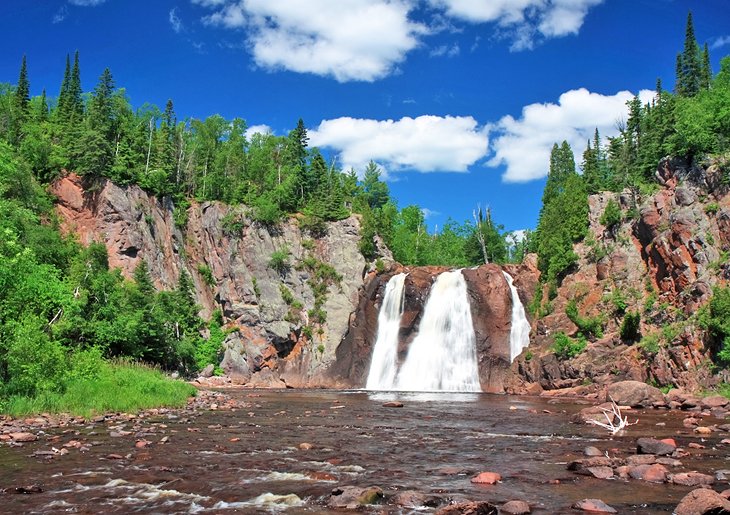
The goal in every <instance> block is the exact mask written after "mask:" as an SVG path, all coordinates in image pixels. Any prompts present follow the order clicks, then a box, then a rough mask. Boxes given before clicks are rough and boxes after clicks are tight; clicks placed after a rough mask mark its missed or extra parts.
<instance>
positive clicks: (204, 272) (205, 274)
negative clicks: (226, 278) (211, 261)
mask: <svg viewBox="0 0 730 515" xmlns="http://www.w3.org/2000/svg"><path fill="white" fill-rule="evenodd" d="M196 268H197V270H198V274H199V275H200V277H201V278H202V279H203V282H204V283H205V284H207V285H208V286H210V287H213V286H215V284H216V282H215V277H214V276H213V271H212V270H211V269H210V267H209V266H208V265H206V264H205V263H198V266H197V267H196Z"/></svg>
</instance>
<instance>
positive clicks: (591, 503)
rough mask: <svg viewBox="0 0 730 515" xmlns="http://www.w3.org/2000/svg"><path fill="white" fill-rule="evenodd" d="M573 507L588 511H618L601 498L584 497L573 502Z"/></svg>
mask: <svg viewBox="0 0 730 515" xmlns="http://www.w3.org/2000/svg"><path fill="white" fill-rule="evenodd" d="M573 508H574V509H576V510H581V511H585V512H587V513H618V512H617V511H616V510H615V509H614V508H612V507H611V506H609V505H608V504H606V503H605V502H603V501H601V500H600V499H583V500H581V501H578V502H577V503H575V504H573Z"/></svg>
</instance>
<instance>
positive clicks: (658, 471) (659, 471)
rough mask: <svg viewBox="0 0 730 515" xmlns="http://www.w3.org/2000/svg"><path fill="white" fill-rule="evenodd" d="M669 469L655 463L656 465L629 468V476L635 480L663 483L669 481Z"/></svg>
mask: <svg viewBox="0 0 730 515" xmlns="http://www.w3.org/2000/svg"><path fill="white" fill-rule="evenodd" d="M668 472H669V471H668V470H667V467H665V466H664V465H659V464H658V463H655V464H654V465H637V466H636V467H629V476H631V477H632V478H634V479H640V480H642V481H648V482H650V483H663V482H664V481H666V479H667V473H668Z"/></svg>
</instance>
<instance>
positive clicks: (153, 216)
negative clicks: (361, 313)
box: [52, 174, 366, 387]
mask: <svg viewBox="0 0 730 515" xmlns="http://www.w3.org/2000/svg"><path fill="white" fill-rule="evenodd" d="M52 190H53V193H54V194H55V195H56V197H57V199H58V203H57V211H58V214H59V218H60V219H61V222H62V227H63V228H64V230H66V231H67V232H73V233H75V234H77V235H78V238H79V240H80V241H81V242H82V243H84V244H88V243H90V242H93V241H97V242H102V243H104V244H105V245H106V247H107V249H108V252H109V263H110V266H112V267H119V268H121V270H122V273H123V274H124V275H125V276H126V277H131V275H132V273H133V271H134V269H135V267H136V266H137V265H138V264H139V263H140V261H141V260H145V261H146V262H147V264H148V266H149V271H150V275H151V277H152V279H153V281H154V282H155V284H156V286H157V287H158V288H165V289H171V288H174V287H175V286H176V284H177V281H178V278H179V275H180V272H181V271H182V270H186V271H187V272H188V273H189V274H190V276H191V277H192V279H193V281H194V284H195V290H196V297H197V300H198V303H199V304H200V305H201V307H202V310H201V314H202V315H203V317H204V318H207V317H209V316H210V315H211V313H212V312H213V310H215V309H220V310H221V311H222V313H223V317H224V321H225V323H226V329H227V330H228V331H230V334H229V335H228V337H227V339H226V341H225V342H224V353H223V355H222V364H221V365H222V367H223V369H224V370H225V371H226V372H227V373H228V375H229V376H230V377H231V378H232V380H233V381H234V382H238V383H246V384H250V385H261V386H276V387H284V386H294V387H298V386H319V385H326V384H330V383H329V381H330V380H329V379H327V377H328V376H327V375H326V374H325V373H324V372H325V371H326V370H327V369H328V368H330V367H331V365H332V363H333V362H334V359H335V352H336V350H337V348H338V346H339V344H340V341H341V339H342V337H343V336H344V335H345V333H346V332H347V330H348V327H349V324H350V318H351V314H352V313H353V312H354V311H355V309H356V308H357V302H358V290H359V289H360V287H361V286H362V284H363V275H364V273H365V270H366V263H365V260H364V259H363V257H362V255H361V254H360V252H359V250H358V242H359V240H360V222H359V219H358V218H357V217H356V216H351V217H350V218H347V219H345V220H341V221H339V222H333V223H329V224H328V225H327V230H326V235H324V236H322V237H320V238H311V237H309V236H308V235H306V234H303V233H302V231H301V230H300V229H299V225H298V223H297V220H296V218H291V219H289V220H287V221H285V222H284V223H282V224H281V225H280V226H279V227H278V228H277V229H276V230H271V229H267V228H265V227H262V226H259V225H257V224H255V223H253V222H252V221H251V220H250V218H248V217H247V216H246V212H245V210H242V208H232V207H230V206H226V205H224V204H221V203H217V202H204V203H193V204H192V205H191V207H190V208H188V209H187V210H186V211H184V212H182V213H181V212H179V210H178V212H177V213H176V212H175V210H176V208H175V207H174V206H173V205H172V203H171V202H170V201H169V200H167V199H165V200H159V199H156V198H155V197H153V196H150V195H148V194H147V193H145V192H144V191H143V190H141V189H140V188H138V187H137V186H127V187H119V186H117V185H115V184H113V183H111V182H109V181H104V180H102V181H99V182H96V183H94V184H93V185H85V184H84V183H83V180H82V179H81V178H80V177H78V176H76V175H73V174H71V175H68V176H67V177H65V178H63V179H60V180H59V181H57V182H56V183H55V184H54V185H53V187H52ZM176 220H177V221H178V224H176V223H175V221H176ZM184 220H186V222H185V223H180V222H181V221H184ZM275 254H276V255H277V256H278V260H276V262H274V260H273V259H272V256H274V255H275ZM318 307H321V310H322V311H323V312H324V313H326V316H325V315H322V314H321V312H318V310H317V309H316V308H318Z"/></svg>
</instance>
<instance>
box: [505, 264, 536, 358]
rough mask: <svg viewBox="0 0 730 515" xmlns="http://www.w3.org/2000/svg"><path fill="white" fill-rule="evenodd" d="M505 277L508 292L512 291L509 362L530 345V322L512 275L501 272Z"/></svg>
mask: <svg viewBox="0 0 730 515" xmlns="http://www.w3.org/2000/svg"><path fill="white" fill-rule="evenodd" d="M502 273H503V274H504V278H505V279H507V284H509V289H510V292H511V293H512V329H511V330H510V338H509V347H510V349H509V360H510V363H511V362H513V361H514V360H515V358H516V357H517V356H519V355H520V353H521V352H522V349H524V348H525V347H527V346H528V345H530V322H528V321H527V317H526V316H525V307H524V306H523V305H522V301H521V300H520V295H519V293H517V288H515V285H514V281H513V280H512V276H511V275H509V274H508V273H507V272H502Z"/></svg>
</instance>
